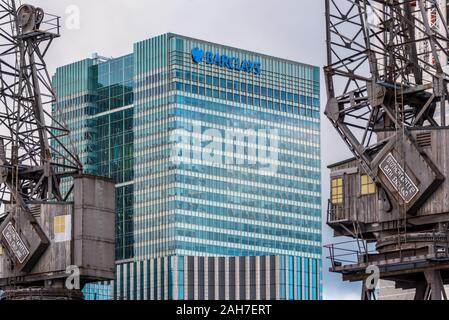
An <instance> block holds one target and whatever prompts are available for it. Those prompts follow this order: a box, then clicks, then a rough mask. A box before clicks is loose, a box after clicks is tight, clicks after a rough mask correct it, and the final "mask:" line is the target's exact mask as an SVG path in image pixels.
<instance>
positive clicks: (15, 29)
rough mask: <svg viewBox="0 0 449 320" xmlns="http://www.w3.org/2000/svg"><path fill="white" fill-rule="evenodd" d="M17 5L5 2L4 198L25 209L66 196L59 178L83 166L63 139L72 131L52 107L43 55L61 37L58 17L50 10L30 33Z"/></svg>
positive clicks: (0, 22) (0, 58)
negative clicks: (59, 118) (57, 116)
mask: <svg viewBox="0 0 449 320" xmlns="http://www.w3.org/2000/svg"><path fill="white" fill-rule="evenodd" d="M18 9H19V8H17V7H16V4H15V1H13V0H1V1H0V164H1V166H0V167H1V181H0V182H1V185H0V200H2V202H3V203H16V204H18V205H20V206H22V207H25V208H26V207H28V205H30V204H35V203H42V202H47V201H65V200H66V199H67V196H68V195H63V194H61V191H60V186H59V184H60V180H61V179H62V178H64V177H69V176H73V175H75V174H78V173H80V172H81V171H82V166H81V163H80V161H79V159H78V157H77V156H76V155H74V154H73V153H72V152H71V151H69V149H68V148H67V147H66V146H64V145H63V144H62V143H61V138H62V137H64V136H68V134H69V132H68V130H67V129H66V127H65V126H64V125H63V124H62V123H61V122H60V121H58V120H57V119H55V118H53V117H52V116H51V114H50V112H49V110H51V107H52V106H55V105H57V104H56V97H55V92H54V90H53V88H52V85H51V80H50V76H49V73H48V71H47V68H46V63H45V61H44V58H45V55H46V53H47V50H48V49H49V46H50V45H51V43H52V41H53V40H54V39H55V38H57V37H59V17H56V16H52V15H46V16H45V17H44V20H43V21H42V22H41V23H39V26H37V27H36V28H34V29H33V30H31V31H29V30H27V32H25V30H24V27H23V26H22V25H21V23H20V21H19V19H20V17H19V16H18ZM39 10H40V9H39ZM42 13H43V12H42ZM43 29H44V30H43ZM47 123H50V124H51V125H48V124H47ZM58 150H64V151H63V153H61V152H60V151H58ZM70 191H71V189H70ZM70 191H69V192H70Z"/></svg>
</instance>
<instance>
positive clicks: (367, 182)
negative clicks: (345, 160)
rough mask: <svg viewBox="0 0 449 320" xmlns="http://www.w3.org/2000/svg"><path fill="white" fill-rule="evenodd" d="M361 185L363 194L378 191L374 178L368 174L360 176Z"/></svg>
mask: <svg viewBox="0 0 449 320" xmlns="http://www.w3.org/2000/svg"><path fill="white" fill-rule="evenodd" d="M360 185H361V187H362V190H361V193H362V196H366V195H369V194H373V193H375V192H376V185H375V184H374V182H373V180H371V178H370V177H369V176H368V175H366V174H364V175H362V176H361V177H360Z"/></svg>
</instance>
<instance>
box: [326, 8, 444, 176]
mask: <svg viewBox="0 0 449 320" xmlns="http://www.w3.org/2000/svg"><path fill="white" fill-rule="evenodd" d="M430 12H432V15H431V18H429V13H430ZM434 19H440V20H441V21H444V23H443V24H442V25H444V28H440V29H438V28H435V27H434V26H433V25H432V23H433V22H434V21H433V20H434ZM326 24H327V48H328V57H327V59H328V65H327V67H325V76H326V85H327V94H328V97H329V102H328V106H327V108H326V115H327V117H328V118H329V119H330V120H331V122H332V123H333V124H334V126H335V127H336V129H337V130H338V132H339V133H340V135H341V136H342V138H343V139H344V141H345V142H346V143H347V144H348V146H349V147H350V149H351V151H352V152H353V153H354V155H355V156H356V158H357V159H359V160H360V161H361V163H362V165H363V166H364V168H365V170H366V172H367V173H368V174H369V175H370V176H371V178H372V179H373V180H374V181H376V182H379V181H378V179H377V175H376V169H375V168H376V167H377V165H378V161H379V159H380V158H382V157H383V156H384V155H385V154H384V153H382V150H386V149H387V148H386V146H387V145H391V144H393V143H394V140H397V139H398V135H399V134H400V133H401V134H404V132H405V133H406V132H407V131H408V130H413V129H414V128H423V127H440V126H446V121H445V118H446V117H445V115H446V113H445V106H446V101H447V96H448V95H447V82H448V80H449V74H448V73H447V71H446V70H447V69H446V68H445V65H446V64H447V61H448V55H449V53H448V50H447V48H448V43H449V30H448V28H447V26H446V23H445V18H444V14H443V12H442V10H441V8H440V7H439V5H438V3H437V1H435V0H427V1H423V0H421V1H420V0H418V1H411V0H401V1H399V0H385V1H381V0H326ZM426 47H429V48H430V51H427V50H421V51H420V48H426ZM429 56H432V58H433V61H428V60H426V57H429ZM342 83H343V85H341V84H342ZM339 85H340V86H339ZM385 95H387V96H388V95H389V97H390V99H384V97H385ZM401 97H402V99H404V101H401ZM404 97H405V98H404ZM436 115H437V116H438V115H441V116H440V117H439V118H440V120H438V117H436ZM395 132H396V134H395Z"/></svg>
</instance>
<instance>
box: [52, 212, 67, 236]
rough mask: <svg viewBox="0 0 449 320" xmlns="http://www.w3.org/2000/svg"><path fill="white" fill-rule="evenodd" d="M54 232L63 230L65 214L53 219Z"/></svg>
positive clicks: (62, 231)
mask: <svg viewBox="0 0 449 320" xmlns="http://www.w3.org/2000/svg"><path fill="white" fill-rule="evenodd" d="M54 232H55V234H58V233H64V232H65V216H57V217H55V220H54Z"/></svg>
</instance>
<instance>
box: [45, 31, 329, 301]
mask: <svg viewBox="0 0 449 320" xmlns="http://www.w3.org/2000/svg"><path fill="white" fill-rule="evenodd" d="M53 84H54V87H55V89H56V93H57V96H58V99H59V103H58V106H57V107H56V106H55V107H54V110H53V112H54V113H56V114H57V115H59V116H60V119H61V120H62V119H65V121H66V122H67V124H68V127H69V128H70V129H71V130H72V133H71V142H72V144H73V145H74V146H75V147H76V149H77V151H78V153H79V154H80V157H81V160H82V162H83V163H84V164H85V171H87V172H88V173H93V174H98V175H104V176H108V177H111V178H113V179H115V181H116V183H117V236H116V260H117V274H116V280H115V281H112V282H111V283H104V284H95V285H88V286H86V288H85V293H86V296H87V298H89V299H200V300H202V299H232V300H234V299H286V300H288V299H321V297H322V280H321V270H322V263H321V171H320V168H321V163H320V161H321V159H320V101H319V96H320V85H319V69H318V68H317V67H313V66H309V65H304V64H300V63H297V62H293V61H288V60H284V59H279V58H274V57H271V56H267V55H262V54H258V53H254V52H249V51H245V50H240V49H236V48H231V47H228V46H223V45H219V44H214V43H210V42H205V41H201V40H197V39H192V38H188V37H184V36H180V35H175V34H165V35H162V36H159V37H155V38H152V39H149V40H145V41H142V42H139V43H136V44H135V45H134V50H133V53H132V54H130V55H127V56H124V57H120V58H116V59H103V58H99V57H98V56H96V57H94V58H93V59H86V60H83V61H80V62H77V63H74V64H70V65H67V66H63V67H60V68H58V69H57V72H56V74H55V76H54V82H53Z"/></svg>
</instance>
